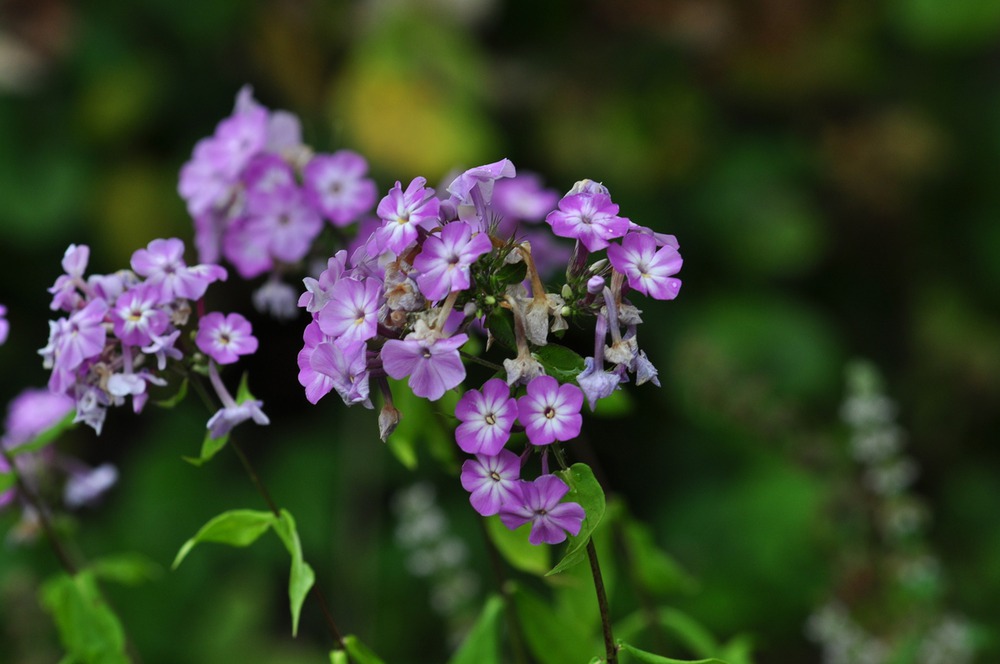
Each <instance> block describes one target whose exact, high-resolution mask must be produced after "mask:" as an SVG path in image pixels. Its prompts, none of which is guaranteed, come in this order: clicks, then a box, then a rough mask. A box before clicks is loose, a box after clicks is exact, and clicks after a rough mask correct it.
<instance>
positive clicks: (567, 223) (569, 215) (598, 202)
mask: <svg viewBox="0 0 1000 664" xmlns="http://www.w3.org/2000/svg"><path fill="white" fill-rule="evenodd" d="M545 221H547V222H548V223H549V224H550V225H551V226H552V232H553V233H555V234H556V235H558V236H559V237H569V238H575V239H576V240H579V241H580V243H581V244H582V245H583V246H585V247H586V248H587V251H591V252H593V251H597V250H599V249H604V248H605V247H607V246H608V240H611V239H613V238H617V237H622V236H623V235H625V233H626V232H627V231H628V228H629V221H628V219H625V218H624V217H619V216H618V206H617V205H615V204H614V203H612V202H611V197H610V196H608V195H607V194H591V193H580V194H572V195H567V196H564V197H563V198H562V199H561V200H560V201H559V209H558V210H555V211H553V212H550V213H549V214H548V216H547V217H545Z"/></svg>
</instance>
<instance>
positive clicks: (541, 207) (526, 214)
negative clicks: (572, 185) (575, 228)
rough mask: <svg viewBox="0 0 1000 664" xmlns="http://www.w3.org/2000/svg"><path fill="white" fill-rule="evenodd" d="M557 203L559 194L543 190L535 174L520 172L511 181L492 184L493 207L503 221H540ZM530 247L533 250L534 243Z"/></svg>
mask: <svg viewBox="0 0 1000 664" xmlns="http://www.w3.org/2000/svg"><path fill="white" fill-rule="evenodd" d="M558 202H559V193H558V192H556V191H555V190H554V189H545V188H544V187H543V186H542V179H541V178H540V177H539V176H538V175H536V174H535V173H524V172H521V173H518V174H517V176H516V177H514V178H512V179H509V180H497V181H496V182H495V183H493V207H494V208H495V209H496V210H497V212H499V213H500V214H502V215H503V217H504V219H505V220H507V219H513V220H518V219H520V220H523V221H532V222H535V221H541V220H542V219H544V218H545V215H547V214H548V213H549V212H551V211H552V210H554V209H555V207H556V203H558ZM531 247H532V250H534V248H535V245H534V243H532V245H531Z"/></svg>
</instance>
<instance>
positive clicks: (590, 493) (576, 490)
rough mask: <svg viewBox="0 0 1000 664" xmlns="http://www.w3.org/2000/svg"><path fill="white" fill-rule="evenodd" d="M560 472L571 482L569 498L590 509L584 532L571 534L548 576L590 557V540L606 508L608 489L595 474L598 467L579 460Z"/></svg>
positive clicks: (558, 473)
mask: <svg viewBox="0 0 1000 664" xmlns="http://www.w3.org/2000/svg"><path fill="white" fill-rule="evenodd" d="M556 474H557V475H559V477H561V478H562V480H563V481H564V482H566V484H568V485H569V492H568V493H567V494H566V498H565V500H566V501H568V502H575V503H579V504H580V506H581V507H583V510H584V512H586V516H585V517H584V519H583V524H582V525H581V526H580V532H579V533H578V534H577V535H575V536H570V537H569V538H568V544H567V545H566V553H565V554H564V555H563V558H562V560H560V561H559V562H558V563H557V564H556V566H555V567H553V568H552V569H551V570H549V571H548V572H547V573H546V576H550V575H552V574H558V573H559V572H562V571H563V570H566V569H568V568H570V567H572V566H573V565H576V564H577V563H579V562H581V561H582V560H583V559H584V558H586V557H587V543H588V542H589V541H590V537H591V535H593V533H594V530H595V529H596V528H597V526H598V524H600V523H601V519H602V518H603V517H604V508H605V500H604V490H603V489H602V488H601V484H600V483H599V482H598V481H597V478H596V477H594V471H592V470H591V469H590V466H588V465H586V464H583V463H575V464H573V465H572V466H571V467H570V468H569V470H561V471H559V472H557V473H556Z"/></svg>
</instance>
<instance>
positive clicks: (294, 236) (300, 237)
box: [246, 189, 323, 263]
mask: <svg viewBox="0 0 1000 664" xmlns="http://www.w3.org/2000/svg"><path fill="white" fill-rule="evenodd" d="M321 230H323V219H322V218H321V217H320V216H319V213H318V212H316V210H314V209H313V208H312V207H311V206H310V205H308V204H307V203H306V201H305V199H304V197H303V195H302V192H301V191H299V190H298V189H292V190H291V192H289V193H288V194H287V195H285V196H282V197H275V198H274V199H272V202H271V204H270V205H269V206H268V207H267V208H266V209H265V211H264V212H262V213H257V214H251V215H250V217H249V218H248V221H247V222H246V232H247V233H248V234H250V235H252V236H255V237H258V238H261V242H262V243H263V244H264V245H265V246H266V247H267V251H268V253H269V254H270V255H271V256H272V257H274V258H276V259H277V260H279V261H283V262H285V263H294V262H296V261H298V260H301V259H302V258H303V257H304V256H305V255H306V253H307V252H308V251H309V247H310V246H312V242H313V240H315V239H316V236H317V235H319V232H320V231H321Z"/></svg>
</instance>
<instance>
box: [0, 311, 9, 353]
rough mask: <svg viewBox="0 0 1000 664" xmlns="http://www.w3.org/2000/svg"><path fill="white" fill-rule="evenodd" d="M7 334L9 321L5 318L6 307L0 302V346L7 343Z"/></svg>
mask: <svg viewBox="0 0 1000 664" xmlns="http://www.w3.org/2000/svg"><path fill="white" fill-rule="evenodd" d="M8 334H10V322H9V321H8V320H7V307H5V306H3V305H2V304H0V346H3V345H4V344H5V343H7V335H8Z"/></svg>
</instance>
